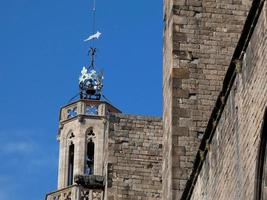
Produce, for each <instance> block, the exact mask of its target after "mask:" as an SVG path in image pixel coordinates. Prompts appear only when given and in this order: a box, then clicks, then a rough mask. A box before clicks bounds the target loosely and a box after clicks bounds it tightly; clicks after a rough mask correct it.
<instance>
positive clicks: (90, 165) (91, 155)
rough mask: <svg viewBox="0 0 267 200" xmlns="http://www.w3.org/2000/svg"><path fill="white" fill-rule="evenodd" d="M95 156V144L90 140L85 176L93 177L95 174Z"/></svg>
mask: <svg viewBox="0 0 267 200" xmlns="http://www.w3.org/2000/svg"><path fill="white" fill-rule="evenodd" d="M94 155H95V144H94V142H93V141H92V139H90V141H89V142H88V143H87V155H86V166H85V174H86V175H91V174H93V173H94Z"/></svg>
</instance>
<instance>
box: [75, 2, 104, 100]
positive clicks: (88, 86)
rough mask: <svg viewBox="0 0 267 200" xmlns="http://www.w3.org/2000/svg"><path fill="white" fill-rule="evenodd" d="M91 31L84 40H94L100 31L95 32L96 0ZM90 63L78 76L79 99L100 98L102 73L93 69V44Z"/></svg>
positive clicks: (94, 52)
mask: <svg viewBox="0 0 267 200" xmlns="http://www.w3.org/2000/svg"><path fill="white" fill-rule="evenodd" d="M93 3H94V5H93V23H92V24H93V33H92V35H90V36H89V37H88V38H87V39H85V40H84V42H90V41H94V40H96V39H99V37H100V35H101V33H100V32H99V31H97V32H95V14H96V2H95V0H93ZM89 55H90V65H89V66H85V67H83V69H82V71H81V75H80V78H79V88H80V98H81V99H94V100H100V99H101V95H102V88H103V79H104V77H103V74H102V73H97V71H96V70H95V55H96V48H95V47H94V45H92V46H91V47H90V50H89Z"/></svg>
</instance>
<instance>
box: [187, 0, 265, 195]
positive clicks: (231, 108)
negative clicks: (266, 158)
mask: <svg viewBox="0 0 267 200" xmlns="http://www.w3.org/2000/svg"><path fill="white" fill-rule="evenodd" d="M265 4H266V2H265ZM266 8H267V7H266V5H265V6H264V8H263V10H262V13H261V16H260V17H259V21H258V23H257V26H256V28H255V30H254V33H253V36H252V38H251V41H250V43H249V46H248V48H247V50H246V52H245V56H244V59H243V67H242V70H241V71H240V73H238V74H237V77H236V79H235V82H234V85H233V87H232V89H231V92H230V95H229V97H228V100H227V101H226V106H225V108H224V111H223V113H222V117H221V119H220V121H219V124H218V126H217V129H216V132H215V134H214V137H213V140H212V143H211V145H210V148H209V152H208V155H207V157H206V160H205V161H204V165H203V167H202V169H201V172H200V174H199V176H198V179H197V183H196V185H195V187H194V190H193V195H192V198H191V199H192V200H199V199H220V200H228V199H234V200H239V199H242V200H243V199H244V200H250V199H255V198H254V195H255V190H254V189H255V186H256V182H255V180H256V177H257V176H256V165H257V163H258V159H259V157H258V152H259V151H258V150H259V147H260V145H259V144H260V139H261V138H260V135H261V127H262V123H263V115H264V111H265V110H266V108H267V87H266V86H267V57H266V56H265V55H267V44H266V41H267V31H266V30H267V29H266V27H267V22H266V14H267V10H266ZM263 55H264V56H263ZM264 134H266V133H264Z"/></svg>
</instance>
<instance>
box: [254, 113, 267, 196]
mask: <svg viewBox="0 0 267 200" xmlns="http://www.w3.org/2000/svg"><path fill="white" fill-rule="evenodd" d="M258 156H259V157H258V164H257V174H256V200H267V159H266V157H267V110H265V114H264V118H263V125H262V129H261V137H260V146H259V154H258Z"/></svg>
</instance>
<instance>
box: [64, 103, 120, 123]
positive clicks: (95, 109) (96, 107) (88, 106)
mask: <svg viewBox="0 0 267 200" xmlns="http://www.w3.org/2000/svg"><path fill="white" fill-rule="evenodd" d="M110 112H115V113H118V112H119V113H120V112H121V111H120V110H118V109H117V108H115V107H114V106H112V105H111V104H109V103H107V102H105V101H99V100H88V99H81V100H78V101H76V102H73V103H70V104H68V105H66V106H64V107H62V108H61V111H60V122H63V121H66V120H70V119H73V118H75V117H77V116H79V115H84V116H100V117H101V116H106V115H107V114H108V113H110Z"/></svg>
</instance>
